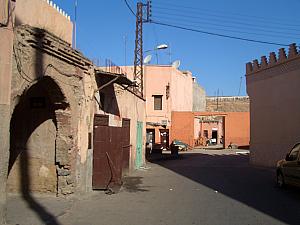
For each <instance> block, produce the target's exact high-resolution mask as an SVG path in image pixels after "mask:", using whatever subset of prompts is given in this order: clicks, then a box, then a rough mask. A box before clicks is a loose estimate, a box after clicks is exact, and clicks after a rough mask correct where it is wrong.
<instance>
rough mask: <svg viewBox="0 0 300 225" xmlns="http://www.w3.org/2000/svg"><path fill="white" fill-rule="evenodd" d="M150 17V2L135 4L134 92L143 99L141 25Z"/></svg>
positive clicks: (148, 20)
mask: <svg viewBox="0 0 300 225" xmlns="http://www.w3.org/2000/svg"><path fill="white" fill-rule="evenodd" d="M144 10H146V18H144ZM150 16H151V1H147V4H144V3H142V2H138V3H137V12H136V30H135V49H134V80H135V82H136V87H135V88H134V91H135V93H136V94H138V95H139V96H141V97H143V91H144V89H143V85H144V84H143V79H144V76H143V72H144V71H143V23H147V22H150Z"/></svg>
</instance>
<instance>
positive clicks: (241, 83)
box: [238, 77, 243, 96]
mask: <svg viewBox="0 0 300 225" xmlns="http://www.w3.org/2000/svg"><path fill="white" fill-rule="evenodd" d="M242 81H243V77H241V81H240V87H239V93H238V96H240V93H241V86H242Z"/></svg>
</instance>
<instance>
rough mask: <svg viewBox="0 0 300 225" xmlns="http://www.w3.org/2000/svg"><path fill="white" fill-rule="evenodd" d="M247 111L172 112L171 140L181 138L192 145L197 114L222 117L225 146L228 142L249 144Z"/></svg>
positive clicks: (240, 144) (239, 144) (241, 144)
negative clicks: (223, 119)
mask: <svg viewBox="0 0 300 225" xmlns="http://www.w3.org/2000/svg"><path fill="white" fill-rule="evenodd" d="M249 115H250V114H249V112H226V113H224V112H172V133H171V138H170V139H171V141H172V140H174V139H178V140H182V141H183V142H186V143H187V144H189V145H191V146H194V126H195V125H194V118H195V117H199V116H220V117H222V116H223V117H224V118H225V121H224V131H225V133H224V138H225V143H224V144H225V147H228V145H229V144H230V142H232V143H234V144H237V145H238V146H245V145H249V140H250V127H249V126H250V117H249Z"/></svg>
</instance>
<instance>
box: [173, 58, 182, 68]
mask: <svg viewBox="0 0 300 225" xmlns="http://www.w3.org/2000/svg"><path fill="white" fill-rule="evenodd" d="M179 66H180V60H175V61H174V62H173V63H172V67H174V68H176V69H178V68H179Z"/></svg>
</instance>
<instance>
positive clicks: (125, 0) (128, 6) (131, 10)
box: [124, 0, 136, 17]
mask: <svg viewBox="0 0 300 225" xmlns="http://www.w3.org/2000/svg"><path fill="white" fill-rule="evenodd" d="M124 2H125V4H126V6H127V8H128V9H129V10H130V12H131V13H132V14H133V15H134V16H135V17H136V14H135V13H134V11H133V9H132V8H131V7H130V5H129V4H128V2H127V0H124Z"/></svg>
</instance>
